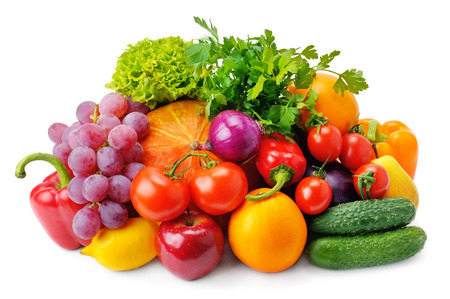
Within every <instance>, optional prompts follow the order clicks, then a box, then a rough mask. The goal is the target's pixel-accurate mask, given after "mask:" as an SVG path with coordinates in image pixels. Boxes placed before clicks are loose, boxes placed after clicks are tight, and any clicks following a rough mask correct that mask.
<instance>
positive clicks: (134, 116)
mask: <svg viewBox="0 0 450 299" xmlns="http://www.w3.org/2000/svg"><path fill="white" fill-rule="evenodd" d="M122 124H124V125H128V126H130V127H132V128H133V129H134V130H135V131H136V133H137V138H138V139H141V138H142V137H144V136H145V135H147V134H148V132H149V131H150V121H149V120H148V118H147V115H145V114H143V113H140V112H131V113H130V114H128V115H127V116H125V118H124V119H123V120H122Z"/></svg>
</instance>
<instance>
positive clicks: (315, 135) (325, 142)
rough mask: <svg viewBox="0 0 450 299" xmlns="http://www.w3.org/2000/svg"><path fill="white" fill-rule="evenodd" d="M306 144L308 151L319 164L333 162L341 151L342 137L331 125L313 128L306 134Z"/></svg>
mask: <svg viewBox="0 0 450 299" xmlns="http://www.w3.org/2000/svg"><path fill="white" fill-rule="evenodd" d="M307 144H308V148H309V151H310V152H311V154H312V155H313V157H314V158H316V159H317V160H318V161H320V162H325V161H327V159H328V162H333V161H334V160H336V159H337V158H338V157H339V155H340V154H341V151H342V135H341V132H340V131H339V129H338V128H337V127H335V126H333V125H322V126H320V127H319V130H317V128H313V129H312V130H311V131H310V132H309V133H308V138H307Z"/></svg>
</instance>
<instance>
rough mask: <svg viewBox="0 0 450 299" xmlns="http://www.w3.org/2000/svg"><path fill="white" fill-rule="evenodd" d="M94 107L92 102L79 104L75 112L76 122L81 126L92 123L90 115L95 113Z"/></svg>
mask: <svg viewBox="0 0 450 299" xmlns="http://www.w3.org/2000/svg"><path fill="white" fill-rule="evenodd" d="M95 106H97V104H95V103H94V102H92V101H85V102H81V103H80V104H79V105H78V107H77V111H76V116H77V119H78V121H79V122H80V123H81V124H86V123H92V122H93V119H92V118H91V115H93V114H94V112H95Z"/></svg>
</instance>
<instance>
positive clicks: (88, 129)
mask: <svg viewBox="0 0 450 299" xmlns="http://www.w3.org/2000/svg"><path fill="white" fill-rule="evenodd" d="M76 134H77V139H78V142H79V143H80V144H81V145H82V146H87V147H90V148H92V149H94V150H96V149H98V148H99V147H101V146H102V145H103V144H104V143H105V141H106V133H105V130H104V129H103V128H102V127H100V126H99V125H97V124H93V123H91V124H83V125H82V126H81V127H80V128H79V129H78V130H77V133H76Z"/></svg>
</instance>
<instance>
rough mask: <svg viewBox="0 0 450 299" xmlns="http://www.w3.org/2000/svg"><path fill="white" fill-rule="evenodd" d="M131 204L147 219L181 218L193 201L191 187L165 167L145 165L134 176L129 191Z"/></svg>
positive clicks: (158, 220) (159, 220)
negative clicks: (190, 192) (165, 169)
mask: <svg viewBox="0 0 450 299" xmlns="http://www.w3.org/2000/svg"><path fill="white" fill-rule="evenodd" d="M130 195H131V202H132V204H133V206H134V208H135V209H136V211H137V212H138V213H139V214H140V215H141V216H142V217H144V218H146V219H149V220H152V221H157V222H162V221H168V220H172V219H174V218H176V217H178V216H179V215H181V214H182V213H183V212H184V211H185V210H186V209H187V207H188V205H189V201H190V194H189V185H188V184H187V183H186V182H185V181H184V180H183V179H173V178H171V177H170V176H168V175H167V174H166V173H165V171H164V169H163V167H158V166H156V165H151V166H146V167H144V168H143V169H141V171H139V172H138V174H137V175H136V176H135V178H134V179H133V181H132V183H131V188H130Z"/></svg>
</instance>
